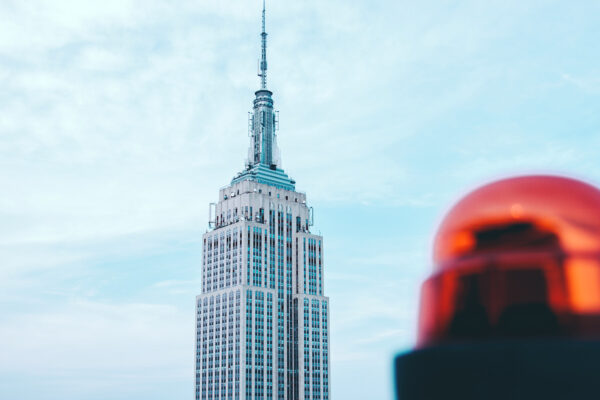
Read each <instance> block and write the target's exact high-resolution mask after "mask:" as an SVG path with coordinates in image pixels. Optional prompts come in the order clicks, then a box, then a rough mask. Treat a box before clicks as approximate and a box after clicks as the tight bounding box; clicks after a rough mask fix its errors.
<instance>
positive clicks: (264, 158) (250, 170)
mask: <svg viewBox="0 0 600 400" xmlns="http://www.w3.org/2000/svg"><path fill="white" fill-rule="evenodd" d="M265 25H266V24H265V3H264V0H263V10H262V32H261V34H260V35H261V59H260V62H259V72H258V76H259V77H260V89H259V90H257V91H256V92H255V95H256V98H255V99H254V106H253V109H252V112H251V113H250V119H249V121H248V130H249V136H250V147H249V148H248V159H247V161H246V169H245V170H244V171H242V172H240V173H238V174H237V175H236V176H235V177H234V178H233V180H232V181H231V183H232V184H234V183H237V182H241V181H244V180H253V181H256V182H260V183H264V184H267V185H272V186H275V187H279V188H282V189H285V190H295V184H296V182H295V181H294V180H293V179H291V178H290V177H289V176H288V175H287V174H286V173H285V172H284V171H283V169H282V167H281V159H280V156H279V148H278V146H277V134H276V131H277V130H278V127H279V121H278V118H277V112H275V111H274V110H273V97H272V95H273V92H271V91H270V90H268V89H267V32H266V26H265Z"/></svg>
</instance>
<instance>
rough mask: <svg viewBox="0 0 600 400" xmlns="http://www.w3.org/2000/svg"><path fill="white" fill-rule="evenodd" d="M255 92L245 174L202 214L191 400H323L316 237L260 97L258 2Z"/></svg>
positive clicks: (326, 388)
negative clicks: (205, 215) (204, 225)
mask: <svg viewBox="0 0 600 400" xmlns="http://www.w3.org/2000/svg"><path fill="white" fill-rule="evenodd" d="M262 21H263V25H262V28H263V29H262V33H261V38H262V54H261V61H260V73H259V76H260V78H261V87H260V89H259V90H258V91H256V93H255V95H256V98H255V99H254V107H253V111H252V113H251V115H250V118H249V135H250V146H249V150H248V159H247V161H246V166H245V169H244V170H243V171H242V172H240V173H239V174H237V175H236V176H235V177H234V178H233V180H232V181H231V183H230V184H229V185H228V186H227V187H225V188H223V189H221V190H220V191H219V200H218V202H217V203H213V204H211V205H210V218H209V230H208V231H207V232H206V233H205V234H204V236H203V253H202V292H201V294H200V295H199V296H197V298H196V346H195V347H196V348H195V350H196V385H195V398H196V400H217V399H219V400H221V399H227V400H240V399H245V400H259V399H260V400H262V399H277V400H283V399H285V400H301V399H307V400H308V399H315V400H329V399H330V378H329V377H330V359H329V354H330V342H329V299H328V298H327V297H326V296H325V294H324V293H325V292H324V266H323V238H322V237H321V236H319V235H315V234H313V233H311V231H310V228H311V226H312V224H313V221H312V220H313V218H312V215H313V214H312V208H309V207H308V205H307V203H306V195H305V194H304V193H301V192H297V191H296V189H295V181H294V180H293V179H291V178H290V177H289V176H288V175H287V174H286V173H285V172H284V171H283V169H282V167H281V161H280V157H279V151H278V148H277V134H276V133H277V128H278V120H277V113H276V112H274V109H273V98H272V94H273V93H272V92H271V91H269V90H268V89H267V84H266V77H267V61H266V60H267V58H266V40H267V34H266V31H265V10H264V3H263V19H262Z"/></svg>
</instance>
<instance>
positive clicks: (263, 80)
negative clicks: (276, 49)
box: [258, 0, 267, 89]
mask: <svg viewBox="0 0 600 400" xmlns="http://www.w3.org/2000/svg"><path fill="white" fill-rule="evenodd" d="M260 36H261V45H262V46H261V48H262V49H261V59H260V71H259V73H258V76H260V88H261V89H266V88H267V32H266V30H265V0H263V10H262V33H261V34H260Z"/></svg>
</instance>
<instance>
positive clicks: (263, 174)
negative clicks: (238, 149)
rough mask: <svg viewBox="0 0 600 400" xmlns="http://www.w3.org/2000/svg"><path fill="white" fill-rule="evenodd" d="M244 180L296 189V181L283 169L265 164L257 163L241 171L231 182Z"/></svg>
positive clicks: (285, 188)
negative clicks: (272, 167)
mask: <svg viewBox="0 0 600 400" xmlns="http://www.w3.org/2000/svg"><path fill="white" fill-rule="evenodd" d="M242 181H255V182H258V183H264V184H266V185H270V186H275V187H277V188H280V189H284V190H292V191H294V190H296V181H295V180H293V179H292V178H290V177H289V176H288V175H287V174H286V173H285V172H284V171H283V170H282V169H279V168H277V169H271V168H269V167H267V166H266V165H264V164H255V165H253V166H252V167H251V168H249V169H247V170H245V171H243V172H240V173H239V174H238V175H237V176H236V177H235V178H233V179H232V180H231V184H232V185H233V184H234V183H238V182H242Z"/></svg>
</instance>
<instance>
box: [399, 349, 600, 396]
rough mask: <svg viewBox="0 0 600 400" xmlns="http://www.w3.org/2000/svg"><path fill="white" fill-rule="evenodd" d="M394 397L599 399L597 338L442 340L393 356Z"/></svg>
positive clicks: (599, 352)
mask: <svg viewBox="0 0 600 400" xmlns="http://www.w3.org/2000/svg"><path fill="white" fill-rule="evenodd" d="M395 367H396V371H395V376H396V395H397V399H398V400H417V399H418V400H437V399H440V400H441V399H444V400H447V399H460V400H475V399H477V400H532V399H540V400H555V399H561V400H581V399H598V398H600V341H575V340H539V339H538V340H514V341H513V340H510V341H509V340H507V341H498V342H479V343H463V344H451V345H443V346H437V347H432V348H426V349H421V350H415V351H413V352H410V353H406V354H403V355H400V356H398V357H396V361H395Z"/></svg>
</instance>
